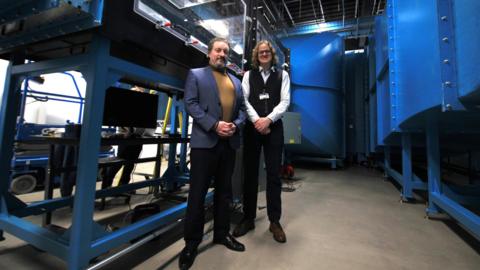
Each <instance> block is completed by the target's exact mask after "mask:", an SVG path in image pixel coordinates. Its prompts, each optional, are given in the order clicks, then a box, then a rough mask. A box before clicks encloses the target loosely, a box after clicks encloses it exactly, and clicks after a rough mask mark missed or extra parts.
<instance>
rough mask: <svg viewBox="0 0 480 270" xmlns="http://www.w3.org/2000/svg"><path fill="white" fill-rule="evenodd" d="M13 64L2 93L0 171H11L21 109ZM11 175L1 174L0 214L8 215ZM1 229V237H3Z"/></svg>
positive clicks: (18, 79)
mask: <svg viewBox="0 0 480 270" xmlns="http://www.w3.org/2000/svg"><path fill="white" fill-rule="evenodd" d="M11 71H12V68H11V64H9V66H8V68H7V72H6V75H7V76H6V80H5V85H4V88H3V91H2V93H0V94H1V95H0V172H9V171H10V168H11V162H12V156H13V151H12V147H13V141H14V137H15V126H16V121H17V115H18V112H19V109H20V106H19V104H20V102H19V101H20V92H19V91H18V90H19V89H20V78H19V76H11V75H12V73H11ZM9 183H10V176H9V174H8V173H1V174H0V214H2V215H8V210H7V205H6V201H5V194H7V193H8V189H9ZM1 233H2V232H1V230H0V237H1Z"/></svg>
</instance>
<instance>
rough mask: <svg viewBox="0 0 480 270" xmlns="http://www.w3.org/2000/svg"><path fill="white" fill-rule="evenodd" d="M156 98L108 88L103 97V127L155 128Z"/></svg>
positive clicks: (140, 93)
mask: <svg viewBox="0 0 480 270" xmlns="http://www.w3.org/2000/svg"><path fill="white" fill-rule="evenodd" d="M157 110H158V96H157V95H152V94H147V93H142V92H137V91H132V90H126V89H123V88H118V87H110V88H108V89H107V93H106V95H105V107H104V111H103V125H105V126H117V127H141V128H156V126H157Z"/></svg>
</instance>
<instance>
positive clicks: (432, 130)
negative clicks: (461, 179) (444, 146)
mask: <svg viewBox="0 0 480 270" xmlns="http://www.w3.org/2000/svg"><path fill="white" fill-rule="evenodd" d="M426 132H427V134H426V135H427V164H428V207H427V215H429V214H436V213H438V212H439V211H440V209H439V208H438V207H437V206H436V205H435V201H434V200H433V198H434V195H435V194H441V193H442V190H441V185H442V184H441V172H440V164H441V163H440V144H439V130H438V119H437V118H436V117H435V115H433V114H432V115H430V117H429V118H427V120H426Z"/></svg>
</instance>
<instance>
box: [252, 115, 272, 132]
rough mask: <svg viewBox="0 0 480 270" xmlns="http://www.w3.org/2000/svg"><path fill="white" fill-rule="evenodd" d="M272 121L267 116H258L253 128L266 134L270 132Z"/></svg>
mask: <svg viewBox="0 0 480 270" xmlns="http://www.w3.org/2000/svg"><path fill="white" fill-rule="evenodd" d="M271 123H272V120H270V118H268V117H262V118H259V119H258V120H257V121H256V122H255V129H256V130H257V131H258V132H259V133H260V134H262V135H267V134H268V133H270V124H271Z"/></svg>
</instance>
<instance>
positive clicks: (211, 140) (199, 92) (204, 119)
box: [184, 66, 246, 149]
mask: <svg viewBox="0 0 480 270" xmlns="http://www.w3.org/2000/svg"><path fill="white" fill-rule="evenodd" d="M212 72H213V71H212V69H211V68H210V67H209V66H208V67H204V68H196V69H191V70H190V72H189V73H188V77H187V81H186V83H185V94H184V102H185V108H186V110H187V112H188V114H190V116H192V117H193V126H192V137H191V139H190V146H191V147H192V148H212V147H214V146H215V145H216V144H217V142H218V140H219V136H218V135H217V133H216V132H215V123H216V122H217V121H219V120H220V119H221V118H222V106H221V104H220V97H219V95H218V88H217V83H216V81H215V78H214V77H213V73H212ZM228 76H230V79H231V80H232V82H233V85H234V87H235V104H234V106H233V115H232V119H233V121H232V122H233V123H234V124H235V125H236V126H237V130H236V132H235V134H234V135H233V136H231V137H230V138H229V141H230V145H231V146H232V148H233V149H237V148H239V147H240V144H241V130H242V129H243V125H244V124H245V119H246V112H245V103H244V100H243V91H242V84H241V82H240V81H239V80H238V79H237V78H235V77H234V76H233V75H231V74H228Z"/></svg>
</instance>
